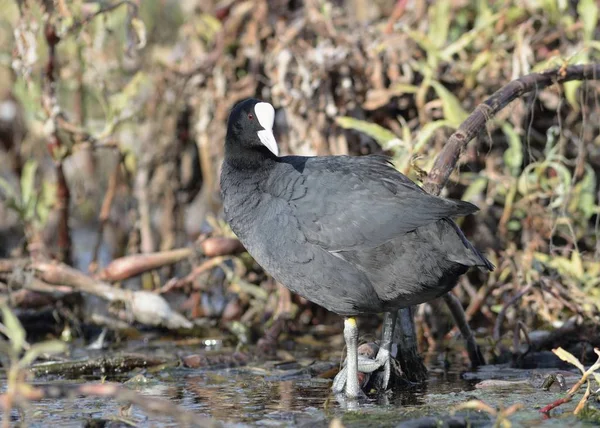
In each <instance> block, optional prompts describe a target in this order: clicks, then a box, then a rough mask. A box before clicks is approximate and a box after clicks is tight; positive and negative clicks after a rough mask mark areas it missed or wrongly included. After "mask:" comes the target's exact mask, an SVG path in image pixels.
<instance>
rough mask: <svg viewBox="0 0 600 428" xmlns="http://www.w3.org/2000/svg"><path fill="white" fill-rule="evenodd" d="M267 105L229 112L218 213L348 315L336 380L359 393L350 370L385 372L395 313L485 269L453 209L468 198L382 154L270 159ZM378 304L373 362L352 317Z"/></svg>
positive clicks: (317, 296) (253, 249)
mask: <svg viewBox="0 0 600 428" xmlns="http://www.w3.org/2000/svg"><path fill="white" fill-rule="evenodd" d="M274 117H275V110H274V109H273V106H272V105H271V104H269V103H266V102H261V101H260V100H257V99H253V98H251V99H246V100H244V101H242V102H240V103H238V104H237V105H236V106H235V107H234V108H233V110H232V111H231V113H230V115H229V120H228V123H227V136H226V139H225V159H224V162H223V166H222V171H221V193H222V198H223V206H224V211H225V217H226V220H227V222H228V223H229V225H230V226H231V228H232V230H233V231H234V232H235V234H236V235H237V236H238V237H239V239H240V241H241V242H242V243H243V244H244V246H245V247H246V249H247V250H248V252H249V253H250V255H252V257H254V259H255V260H256V261H257V262H258V263H259V264H260V265H261V266H262V267H263V268H264V269H265V270H266V271H267V272H268V273H269V274H271V275H272V276H273V278H275V279H276V280H277V281H279V282H281V283H282V284H283V285H285V286H286V287H288V288H289V289H290V290H291V291H293V292H295V293H297V294H299V295H301V296H303V297H305V298H306V299H308V300H310V301H312V302H314V303H316V304H318V305H321V306H323V307H325V308H326V309H328V310H330V311H332V312H335V313H337V314H339V315H342V316H344V317H345V322H344V338H345V340H346V345H347V353H348V357H347V360H346V361H347V364H346V367H345V368H344V370H342V371H341V372H340V374H338V376H337V377H336V379H335V380H334V383H333V389H334V391H336V392H341V391H342V390H344V385H345V393H346V395H347V396H348V397H356V396H358V395H359V394H360V393H361V391H360V387H359V384H358V370H360V371H362V372H372V371H374V370H377V369H378V368H380V367H383V369H384V376H383V382H382V383H383V385H382V386H383V387H384V388H385V387H387V383H388V379H389V373H390V363H389V358H390V356H389V355H390V345H391V339H392V333H393V328H394V324H395V314H396V312H397V309H399V308H403V307H407V306H412V305H416V304H419V303H423V302H426V301H429V300H432V299H434V298H436V297H438V296H440V295H442V294H444V293H446V292H447V291H449V290H450V289H451V288H452V287H454V286H455V285H456V282H457V280H458V277H459V276H460V275H462V274H463V273H465V272H466V271H467V270H468V269H469V267H471V266H478V267H480V268H482V269H488V270H492V269H493V265H492V264H491V263H490V262H489V261H488V260H487V259H486V258H485V257H484V256H483V255H482V254H481V253H480V252H479V251H477V250H476V249H475V248H474V247H473V246H472V245H471V243H470V242H469V241H468V240H467V239H466V238H465V236H464V235H463V233H462V231H461V230H460V228H459V227H458V226H457V225H456V224H455V223H454V221H452V220H451V218H452V217H458V216H465V215H468V214H472V213H474V212H475V211H477V210H478V209H477V207H475V206H474V205H472V204H470V203H468V202H463V201H455V200H449V199H444V198H440V197H436V196H432V195H429V194H428V193H426V192H425V191H424V190H422V189H421V188H420V187H419V186H417V185H416V184H415V183H413V182H412V181H411V180H410V179H409V178H407V177H406V176H404V175H403V174H401V173H400V172H398V171H397V170H396V169H395V168H394V167H393V166H392V164H391V162H390V160H389V158H387V157H385V156H377V155H369V156H356V157H352V156H319V157H304V156H283V157H279V156H278V148H277V142H276V141H275V137H274V135H273V122H274ZM381 312H385V317H384V325H383V338H382V343H381V346H380V350H379V352H378V354H377V357H376V359H375V360H368V359H361V360H360V361H359V360H358V356H357V345H358V328H357V326H356V321H355V319H354V318H353V317H355V316H356V315H361V314H370V313H381Z"/></svg>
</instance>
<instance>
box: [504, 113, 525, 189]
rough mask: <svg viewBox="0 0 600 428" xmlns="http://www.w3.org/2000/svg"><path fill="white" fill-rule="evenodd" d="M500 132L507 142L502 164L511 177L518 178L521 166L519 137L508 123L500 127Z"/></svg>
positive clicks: (521, 154)
mask: <svg viewBox="0 0 600 428" xmlns="http://www.w3.org/2000/svg"><path fill="white" fill-rule="evenodd" d="M502 132H504V135H506V138H507V140H508V149H506V151H505V152H504V163H505V164H506V166H508V168H509V170H510V173H511V175H512V176H513V177H518V176H519V173H520V172H521V167H522V165H523V146H522V144H521V137H520V136H519V134H517V132H516V131H515V128H513V126H512V125H511V124H509V123H504V124H503V125H502Z"/></svg>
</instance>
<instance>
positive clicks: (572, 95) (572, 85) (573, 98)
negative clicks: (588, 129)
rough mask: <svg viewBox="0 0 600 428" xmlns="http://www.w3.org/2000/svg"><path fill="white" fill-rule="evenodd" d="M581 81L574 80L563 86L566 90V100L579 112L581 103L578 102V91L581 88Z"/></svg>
mask: <svg viewBox="0 0 600 428" xmlns="http://www.w3.org/2000/svg"><path fill="white" fill-rule="evenodd" d="M581 83H582V82H581V80H572V81H570V82H565V83H564V84H563V86H564V88H565V98H566V99H567V101H568V102H569V104H571V107H573V109H574V110H576V111H579V102H578V100H577V89H579V87H580V86H581Z"/></svg>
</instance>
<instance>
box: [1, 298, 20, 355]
mask: <svg viewBox="0 0 600 428" xmlns="http://www.w3.org/2000/svg"><path fill="white" fill-rule="evenodd" d="M2 320H3V321H4V327H6V335H7V336H8V339H9V340H10V344H11V345H12V349H13V351H14V352H16V353H19V352H21V350H22V349H23V345H24V344H25V329H24V328H23V326H22V325H21V323H20V322H19V319H18V318H17V317H16V316H15V314H13V312H12V311H11V310H10V308H9V307H8V306H6V305H2Z"/></svg>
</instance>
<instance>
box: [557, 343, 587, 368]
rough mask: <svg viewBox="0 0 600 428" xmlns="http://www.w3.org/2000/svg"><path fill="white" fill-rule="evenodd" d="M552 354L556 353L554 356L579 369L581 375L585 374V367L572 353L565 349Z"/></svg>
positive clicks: (559, 349)
mask: <svg viewBox="0 0 600 428" xmlns="http://www.w3.org/2000/svg"><path fill="white" fill-rule="evenodd" d="M552 352H554V354H555V355H556V356H557V357H558V358H560V359H561V360H563V361H566V362H567V363H569V364H572V365H574V366H575V367H577V368H578V369H579V370H580V371H581V373H585V367H583V364H581V363H580V362H579V360H578V359H577V358H575V356H574V355H573V354H571V353H570V352H568V351H565V350H564V349H563V348H558V349H553V350H552Z"/></svg>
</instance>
